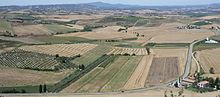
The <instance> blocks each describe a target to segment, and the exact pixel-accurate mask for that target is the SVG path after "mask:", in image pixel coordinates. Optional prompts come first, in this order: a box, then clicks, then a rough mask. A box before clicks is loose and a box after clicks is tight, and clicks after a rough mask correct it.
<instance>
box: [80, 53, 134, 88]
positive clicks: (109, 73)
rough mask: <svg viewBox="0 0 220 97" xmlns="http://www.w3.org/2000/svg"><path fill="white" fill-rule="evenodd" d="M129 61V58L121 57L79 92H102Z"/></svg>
mask: <svg viewBox="0 0 220 97" xmlns="http://www.w3.org/2000/svg"><path fill="white" fill-rule="evenodd" d="M129 59H130V57H129V56H123V57H119V58H118V59H117V60H116V61H115V62H114V63H112V64H110V65H109V66H108V67H107V68H105V69H104V70H103V71H102V72H101V73H100V74H99V75H97V76H96V77H95V78H93V80H91V81H89V82H88V83H87V84H86V85H84V86H83V87H82V88H81V89H80V90H79V91H77V92H100V91H101V89H102V88H103V86H104V85H105V84H106V83H108V82H109V81H110V80H111V79H112V78H113V77H114V75H115V74H116V73H117V72H118V71H119V70H120V68H121V67H122V66H123V65H124V64H125V63H126V62H127V61H128V60H129Z"/></svg>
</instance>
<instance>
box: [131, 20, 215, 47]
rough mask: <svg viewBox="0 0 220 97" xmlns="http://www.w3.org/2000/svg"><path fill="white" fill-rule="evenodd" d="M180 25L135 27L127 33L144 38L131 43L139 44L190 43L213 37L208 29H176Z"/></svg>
mask: <svg viewBox="0 0 220 97" xmlns="http://www.w3.org/2000/svg"><path fill="white" fill-rule="evenodd" d="M184 25H185V24H181V23H168V24H162V25H161V26H159V27H135V28H130V29H129V31H128V32H129V33H133V32H137V33H139V34H140V35H145V37H139V39H138V40H134V41H133V42H139V43H145V44H147V43H151V42H154V43H191V42H192V41H194V40H198V39H203V38H206V37H208V36H211V35H213V32H211V31H209V30H208V29H177V28H176V27H178V26H184Z"/></svg>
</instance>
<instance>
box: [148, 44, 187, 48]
mask: <svg viewBox="0 0 220 97" xmlns="http://www.w3.org/2000/svg"><path fill="white" fill-rule="evenodd" d="M145 46H146V47H148V48H179V47H188V46H189V43H148V44H147V45H145Z"/></svg>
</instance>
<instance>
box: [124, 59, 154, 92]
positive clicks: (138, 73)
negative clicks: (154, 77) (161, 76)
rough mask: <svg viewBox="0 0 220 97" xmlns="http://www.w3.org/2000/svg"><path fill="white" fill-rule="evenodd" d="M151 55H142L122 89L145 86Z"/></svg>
mask: <svg viewBox="0 0 220 97" xmlns="http://www.w3.org/2000/svg"><path fill="white" fill-rule="evenodd" d="M152 59H153V56H144V57H143V58H142V59H141V61H140V63H139V64H138V66H137V68H136V69H135V71H134V72H133V74H132V76H131V77H130V78H129V80H128V81H127V82H126V84H125V85H124V87H123V89H125V90H129V89H137V88H143V87H144V86H145V81H146V79H147V75H148V73H149V70H150V66H151V62H152Z"/></svg>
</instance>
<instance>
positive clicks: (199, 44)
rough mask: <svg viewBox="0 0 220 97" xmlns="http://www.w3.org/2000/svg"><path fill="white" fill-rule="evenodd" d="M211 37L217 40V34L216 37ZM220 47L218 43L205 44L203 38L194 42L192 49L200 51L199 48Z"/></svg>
mask: <svg viewBox="0 0 220 97" xmlns="http://www.w3.org/2000/svg"><path fill="white" fill-rule="evenodd" d="M212 39H215V40H217V41H219V40H218V39H219V36H218V37H213V38H212ZM219 47H220V43H217V44H207V43H205V40H203V41H200V42H198V43H196V44H195V45H194V48H193V49H194V51H201V50H206V49H214V48H219Z"/></svg>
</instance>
